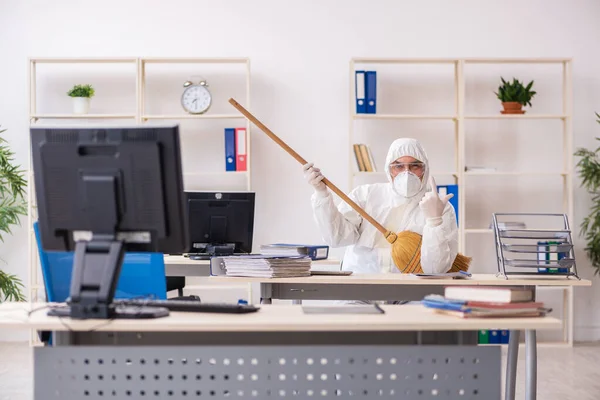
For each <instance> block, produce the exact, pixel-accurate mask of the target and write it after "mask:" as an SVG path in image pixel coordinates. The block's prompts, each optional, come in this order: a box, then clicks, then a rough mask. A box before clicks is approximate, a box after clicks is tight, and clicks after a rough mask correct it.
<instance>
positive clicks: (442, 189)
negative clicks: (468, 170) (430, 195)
mask: <svg viewBox="0 0 600 400" xmlns="http://www.w3.org/2000/svg"><path fill="white" fill-rule="evenodd" d="M437 188H438V193H439V194H443V195H447V194H450V193H452V194H453V195H454V197H452V198H451V199H450V201H449V203H450V204H452V207H454V213H455V214H456V225H458V185H437Z"/></svg>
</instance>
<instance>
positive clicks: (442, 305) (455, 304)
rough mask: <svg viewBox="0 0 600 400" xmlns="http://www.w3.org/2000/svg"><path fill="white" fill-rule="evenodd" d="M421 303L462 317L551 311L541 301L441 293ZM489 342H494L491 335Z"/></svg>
mask: <svg viewBox="0 0 600 400" xmlns="http://www.w3.org/2000/svg"><path fill="white" fill-rule="evenodd" d="M421 303H422V304H423V305H424V306H425V307H427V308H430V309H433V310H434V311H435V312H438V313H443V314H448V315H454V316H458V317H461V318H501V317H537V316H541V315H545V314H546V313H547V312H549V311H550V310H548V309H545V308H544V304H543V303H541V302H533V301H527V302H523V303H514V304H512V303H509V304H502V303H494V302H486V301H478V302H472V301H466V300H455V299H450V298H448V296H446V297H444V296H440V295H429V296H425V298H424V299H423V300H422V301H421ZM492 334H500V332H494V331H492ZM494 339H495V338H494ZM489 343H494V341H492V338H491V337H490V338H489Z"/></svg>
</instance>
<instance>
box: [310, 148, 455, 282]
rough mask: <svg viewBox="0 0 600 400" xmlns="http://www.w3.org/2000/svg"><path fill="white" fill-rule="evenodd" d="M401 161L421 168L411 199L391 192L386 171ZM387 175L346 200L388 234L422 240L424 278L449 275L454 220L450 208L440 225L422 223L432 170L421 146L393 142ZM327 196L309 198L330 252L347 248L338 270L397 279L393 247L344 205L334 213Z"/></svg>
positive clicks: (452, 249)
mask: <svg viewBox="0 0 600 400" xmlns="http://www.w3.org/2000/svg"><path fill="white" fill-rule="evenodd" d="M404 156H411V157H413V158H415V159H417V160H419V161H421V162H423V163H424V164H425V172H424V175H423V178H422V180H421V189H420V191H419V192H418V194H417V195H415V196H413V197H411V198H406V197H404V196H402V195H399V194H397V193H396V192H395V190H394V188H393V183H392V182H393V180H392V176H391V174H390V171H389V168H388V166H389V165H390V164H391V163H392V162H393V161H395V160H397V159H398V158H400V157H404ZM385 172H386V175H387V178H388V183H375V184H368V185H361V186H358V187H356V188H355V189H354V190H352V191H351V192H350V194H349V197H350V198H351V199H352V200H354V201H355V202H356V203H357V204H358V205H359V206H361V207H362V208H363V209H364V210H365V211H366V212H367V213H368V214H369V215H371V216H372V217H373V218H375V220H377V221H378V222H379V223H380V224H382V225H383V226H384V227H385V228H386V229H389V230H391V231H392V232H401V231H404V230H409V231H412V232H416V233H418V234H420V235H422V236H423V241H422V244H421V266H422V268H423V272H425V273H441V272H447V271H448V270H449V269H450V267H451V265H452V262H453V261H454V259H455V258H456V255H457V253H458V228H457V225H456V214H455V211H454V207H453V206H452V205H451V204H450V203H447V205H446V207H445V209H444V211H443V214H442V223H441V224H440V225H437V226H431V225H433V224H431V225H430V224H428V223H426V218H425V216H424V215H423V212H422V211H421V209H420V208H419V201H420V200H421V199H422V198H423V196H424V195H425V192H426V190H427V186H428V185H427V182H428V181H429V173H430V169H429V161H428V159H427V154H426V153H425V151H424V150H423V147H422V146H421V144H420V143H419V142H418V141H417V140H415V139H410V138H403V139H397V140H395V141H394V142H393V143H392V144H391V146H390V148H389V150H388V154H387V157H386V160H385ZM325 193H326V194H325V195H323V194H320V193H314V194H313V196H312V198H311V200H312V207H313V212H314V217H315V219H316V222H317V225H318V226H319V228H320V231H321V233H322V235H323V239H324V240H325V243H327V244H328V245H329V246H331V247H343V246H347V249H346V252H345V254H344V259H343V263H342V269H343V270H348V271H353V272H354V273H359V274H373V273H385V272H396V273H399V272H400V271H399V270H398V268H396V266H395V265H394V262H393V260H392V258H391V245H390V244H389V243H388V242H387V241H386V240H385V238H384V237H383V234H382V233H380V232H379V231H378V230H377V229H375V227H373V226H372V225H371V224H370V223H369V222H368V221H366V220H363V218H362V217H361V216H360V214H358V213H357V212H356V211H354V210H353V209H352V208H351V207H350V206H349V205H348V204H346V203H345V202H343V201H342V202H341V204H340V205H339V206H338V207H336V206H335V204H334V201H333V196H332V194H331V192H330V191H329V190H328V191H327V192H325Z"/></svg>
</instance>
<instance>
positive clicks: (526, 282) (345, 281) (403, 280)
mask: <svg viewBox="0 0 600 400" xmlns="http://www.w3.org/2000/svg"><path fill="white" fill-rule="evenodd" d="M209 279H210V280H211V281H215V282H238V283H241V282H250V283H252V282H257V283H274V284H275V283H289V284H294V283H295V284H315V285H319V284H322V285H325V284H327V285H334V284H336V285H337V284H339V285H426V286H451V285H456V286H461V285H462V286H592V282H591V281H590V280H588V279H581V280H578V279H576V278H570V279H567V278H566V277H564V276H563V277H551V276H548V277H545V276H540V277H538V276H536V277H523V276H514V277H509V278H508V279H504V278H498V277H496V275H494V274H473V276H472V278H471V279H423V278H417V277H415V276H412V275H408V274H353V275H350V276H332V275H315V276H310V277H305V278H246V277H232V276H211V277H210V278H209Z"/></svg>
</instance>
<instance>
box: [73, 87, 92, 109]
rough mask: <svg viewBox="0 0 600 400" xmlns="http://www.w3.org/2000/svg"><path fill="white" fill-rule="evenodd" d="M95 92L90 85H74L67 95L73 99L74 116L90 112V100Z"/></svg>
mask: <svg viewBox="0 0 600 400" xmlns="http://www.w3.org/2000/svg"><path fill="white" fill-rule="evenodd" d="M94 93H95V90H94V88H93V87H92V85H75V86H73V88H71V90H69V91H68V92H67V94H68V95H69V96H70V97H72V98H73V112H74V113H75V114H87V113H88V112H89V111H90V99H91V98H92V97H93V96H94Z"/></svg>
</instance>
